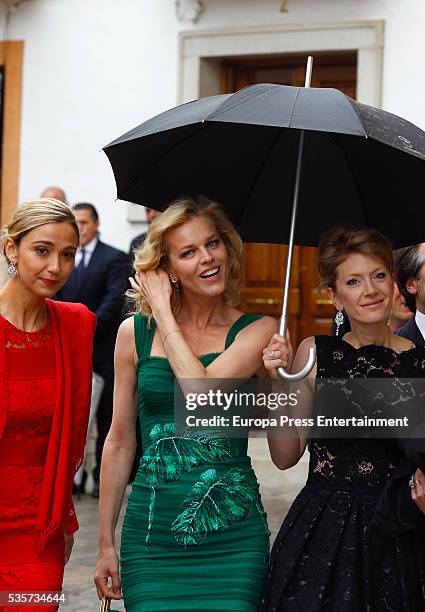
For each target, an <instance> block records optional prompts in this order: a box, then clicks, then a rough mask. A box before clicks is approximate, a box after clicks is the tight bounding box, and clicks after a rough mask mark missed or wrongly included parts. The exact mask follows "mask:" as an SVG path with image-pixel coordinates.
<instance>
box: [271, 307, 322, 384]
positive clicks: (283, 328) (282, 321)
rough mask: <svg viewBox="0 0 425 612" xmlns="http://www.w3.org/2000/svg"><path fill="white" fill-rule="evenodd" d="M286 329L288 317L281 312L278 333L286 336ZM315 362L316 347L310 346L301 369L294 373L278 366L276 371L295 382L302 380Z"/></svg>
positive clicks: (285, 378)
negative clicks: (305, 361)
mask: <svg viewBox="0 0 425 612" xmlns="http://www.w3.org/2000/svg"><path fill="white" fill-rule="evenodd" d="M287 329H288V319H287V317H286V314H285V313H283V314H282V317H281V319H280V325H279V335H280V336H283V337H284V338H286V331H287ZM315 363H316V349H315V348H314V347H311V348H310V351H309V354H308V359H307V363H306V364H305V366H304V367H303V369H302V370H300V371H299V372H296V373H295V374H290V373H289V372H287V371H286V370H285V368H278V369H277V373H278V374H279V376H280V377H281V378H283V379H284V380H292V381H294V382H297V381H298V380H302V379H303V378H305V377H306V376H308V375H309V374H310V372H311V370H312V369H313V368H314V364H315Z"/></svg>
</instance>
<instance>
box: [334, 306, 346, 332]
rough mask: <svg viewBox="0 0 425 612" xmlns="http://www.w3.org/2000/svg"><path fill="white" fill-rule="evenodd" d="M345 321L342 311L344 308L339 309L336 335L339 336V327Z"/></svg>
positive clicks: (336, 320) (336, 319) (336, 316)
mask: <svg viewBox="0 0 425 612" xmlns="http://www.w3.org/2000/svg"><path fill="white" fill-rule="evenodd" d="M343 323H344V313H343V312H342V310H338V311H337V313H336V315H335V325H336V331H335V335H336V336H338V334H339V328H340V327H341V325H342V324H343Z"/></svg>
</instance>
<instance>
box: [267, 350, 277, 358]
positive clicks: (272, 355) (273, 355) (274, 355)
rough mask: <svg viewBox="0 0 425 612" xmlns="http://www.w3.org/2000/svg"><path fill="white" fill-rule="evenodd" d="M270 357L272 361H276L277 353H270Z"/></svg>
mask: <svg viewBox="0 0 425 612" xmlns="http://www.w3.org/2000/svg"><path fill="white" fill-rule="evenodd" d="M269 357H270V359H276V353H275V351H270V353H269Z"/></svg>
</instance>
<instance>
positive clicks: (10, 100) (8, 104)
mask: <svg viewBox="0 0 425 612" xmlns="http://www.w3.org/2000/svg"><path fill="white" fill-rule="evenodd" d="M23 54H24V43H23V42H22V41H18V40H16V41H2V42H0V71H1V72H2V79H3V82H2V91H1V94H2V97H1V107H2V108H1V111H2V112H1V115H0V117H1V122H2V125H1V128H2V129H1V130H0V131H1V172H0V222H1V224H2V225H3V224H4V223H7V222H8V221H9V219H10V217H11V216H12V214H13V213H14V211H15V209H16V206H17V205H18V187H19V145H20V127H21V99H22V67H23ZM3 83H4V84H3Z"/></svg>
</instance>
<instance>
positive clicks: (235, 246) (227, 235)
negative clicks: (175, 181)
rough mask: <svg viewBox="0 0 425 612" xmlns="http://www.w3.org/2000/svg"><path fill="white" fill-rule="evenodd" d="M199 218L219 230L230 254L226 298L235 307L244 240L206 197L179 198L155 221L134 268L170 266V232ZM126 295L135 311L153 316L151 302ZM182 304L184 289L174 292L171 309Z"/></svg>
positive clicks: (216, 206) (152, 268)
mask: <svg viewBox="0 0 425 612" xmlns="http://www.w3.org/2000/svg"><path fill="white" fill-rule="evenodd" d="M196 217H198V218H199V217H204V218H205V219H209V220H210V221H212V222H213V223H214V225H215V227H216V230H217V233H218V235H219V236H220V238H221V240H222V241H223V244H224V246H225V247H226V251H227V255H228V263H229V265H228V275H227V282H226V288H225V290H224V293H223V301H224V302H225V304H227V305H228V306H236V305H237V304H239V301H240V271H241V258H242V240H241V238H240V236H239V234H238V233H237V232H236V230H235V229H234V227H233V225H232V224H231V223H230V221H229V219H228V218H227V217H226V215H225V214H224V212H223V211H222V210H221V208H220V206H219V205H218V204H217V203H216V202H211V201H210V200H207V199H206V198H199V199H197V200H194V199H192V198H184V199H181V200H176V201H174V202H172V203H171V204H170V206H169V207H168V208H167V209H166V210H165V211H164V212H163V213H162V214H161V215H160V216H159V217H156V219H154V220H153V221H152V223H151V224H150V226H149V232H148V234H147V236H146V239H145V241H144V243H143V244H142V245H141V246H140V247H139V248H138V249H136V250H135V251H134V269H135V270H136V272H139V271H140V270H155V269H157V268H163V269H167V268H168V264H169V262H168V253H167V235H168V233H169V232H170V231H171V230H173V229H174V228H176V227H179V226H180V225H182V224H183V223H186V222H187V221H190V220H191V219H194V218H196ZM126 295H127V297H128V298H129V299H130V300H132V301H133V302H134V303H135V310H134V312H135V313H141V314H144V315H147V316H149V317H150V316H151V315H152V310H151V308H150V306H149V304H148V302H147V301H146V300H145V299H144V298H143V297H142V296H140V294H138V293H137V292H135V291H133V290H129V291H127V293H126ZM180 307H181V292H180V291H179V292H177V291H173V294H172V297H171V310H172V312H173V314H177V313H178V311H179V310H180Z"/></svg>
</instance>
